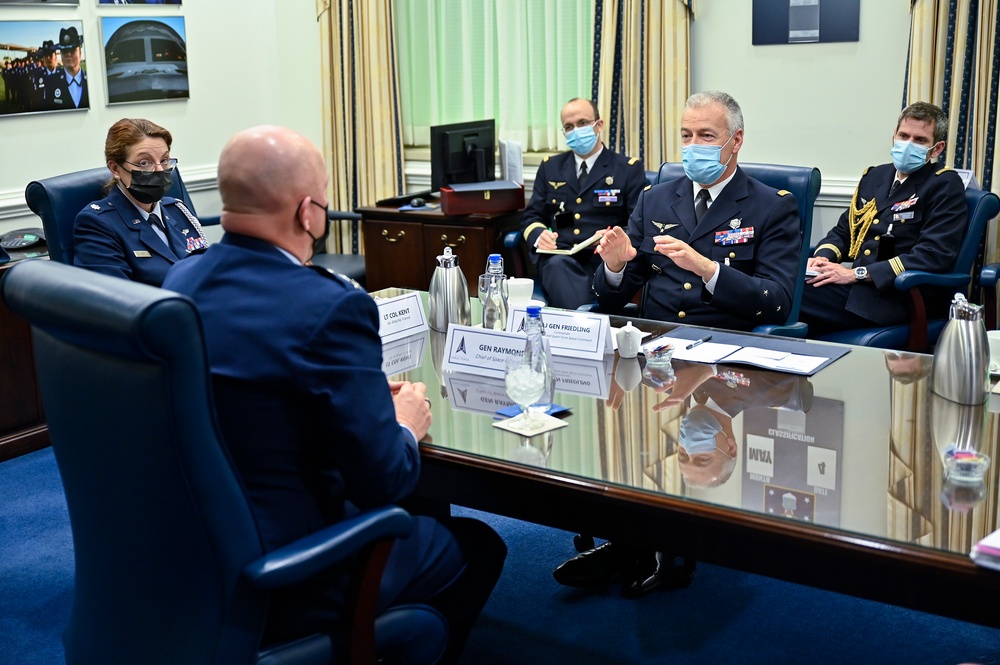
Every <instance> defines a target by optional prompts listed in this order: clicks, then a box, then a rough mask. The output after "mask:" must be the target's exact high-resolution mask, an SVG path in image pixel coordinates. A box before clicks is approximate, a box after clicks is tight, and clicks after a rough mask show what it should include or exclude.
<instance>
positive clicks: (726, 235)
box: [715, 226, 753, 245]
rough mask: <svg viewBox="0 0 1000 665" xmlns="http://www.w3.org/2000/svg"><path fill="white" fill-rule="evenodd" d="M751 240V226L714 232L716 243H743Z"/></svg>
mask: <svg viewBox="0 0 1000 665" xmlns="http://www.w3.org/2000/svg"><path fill="white" fill-rule="evenodd" d="M751 240H753V227H752V226H747V227H744V228H742V229H731V230H729V231H716V232H715V244H716V245H744V244H746V243H748V242H750V241H751Z"/></svg>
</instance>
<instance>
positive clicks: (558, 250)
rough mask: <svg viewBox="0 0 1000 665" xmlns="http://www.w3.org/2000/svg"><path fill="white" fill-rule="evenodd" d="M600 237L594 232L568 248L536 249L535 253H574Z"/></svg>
mask: <svg viewBox="0 0 1000 665" xmlns="http://www.w3.org/2000/svg"><path fill="white" fill-rule="evenodd" d="M600 239H601V236H599V235H597V234H596V233H595V234H594V235H592V236H590V237H589V238H587V239H586V240H584V241H583V242H579V243H577V244H575V245H573V246H572V247H571V248H569V249H536V250H535V251H536V252H537V253H539V254H576V253H577V252H579V251H580V250H581V249H585V248H587V247H590V246H591V245H593V244H594V243H595V242H597V241H598V240H600Z"/></svg>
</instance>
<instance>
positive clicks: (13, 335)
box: [0, 264, 49, 461]
mask: <svg viewBox="0 0 1000 665" xmlns="http://www.w3.org/2000/svg"><path fill="white" fill-rule="evenodd" d="M9 268H10V264H7V265H4V266H0V279H2V278H3V274H4V272H6V271H7V270H8V269H9ZM48 445H49V431H48V428H47V427H46V426H45V414H44V413H43V411H42V398H41V396H40V395H39V394H38V383H37V381H36V380H35V357H34V353H33V351H32V346H31V327H30V326H29V325H28V324H27V322H26V321H24V320H23V319H21V318H18V317H16V316H14V314H13V313H12V312H11V311H10V310H9V309H7V306H6V305H5V304H3V302H2V301H0V461H3V460H7V459H10V458H12V457H17V456H18V455H23V454H25V453H30V452H32V451H34V450H39V449H41V448H44V447H46V446H48Z"/></svg>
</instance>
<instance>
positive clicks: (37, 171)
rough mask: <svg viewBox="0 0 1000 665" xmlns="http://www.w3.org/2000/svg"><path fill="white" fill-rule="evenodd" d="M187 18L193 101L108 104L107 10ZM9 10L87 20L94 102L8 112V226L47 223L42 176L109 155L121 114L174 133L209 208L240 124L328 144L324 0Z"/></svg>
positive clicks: (0, 217)
mask: <svg viewBox="0 0 1000 665" xmlns="http://www.w3.org/2000/svg"><path fill="white" fill-rule="evenodd" d="M178 14H179V15H181V16H183V17H184V19H185V29H186V32H187V48H188V62H189V66H190V70H189V82H190V95H191V98H190V99H189V100H187V101H169V102H157V103H135V104H121V105H115V106H106V105H105V98H106V95H105V90H106V86H105V83H104V80H103V72H104V63H103V53H102V48H101V46H100V44H101V40H100V38H99V37H100V28H99V23H100V21H99V17H100V16H102V15H103V16H108V15H115V16H121V15H128V16H157V15H160V16H169V15H178ZM0 20H5V21H6V20H32V21H36V20H77V21H83V29H84V38H85V40H86V42H85V54H86V56H87V70H88V81H89V83H90V104H91V108H90V110H89V111H86V112H82V111H81V112H64V113H49V114H36V115H25V116H13V117H11V116H0V232H4V231H8V230H11V229H15V228H20V227H24V226H38V225H39V223H38V218H37V217H35V216H34V215H32V214H31V212H30V211H29V210H28V209H27V207H26V206H25V204H24V188H25V186H26V185H27V184H28V183H29V182H30V181H32V180H35V179H38V178H44V177H48V176H53V175H57V174H60V173H67V172H70V171H77V170H80V169H86V168H92V167H95V166H101V165H103V161H104V159H103V154H104V138H105V135H106V134H107V130H108V127H110V126H111V125H112V124H113V123H114V122H115V121H116V120H118V119H120V118H123V117H145V118H149V119H150V120H153V121H154V122H157V123H159V124H161V125H163V126H164V127H166V128H167V129H169V130H170V132H171V133H172V134H173V136H174V144H173V149H172V151H171V154H172V155H173V156H174V157H177V158H178V159H179V160H180V165H179V168H180V170H181V173H182V174H183V175H184V181H185V183H187V184H188V186H189V188H191V189H192V190H195V191H194V193H193V194H192V196H193V198H194V203H195V207H196V208H197V209H198V211H199V213H201V214H204V215H207V214H213V213H217V212H218V208H219V204H218V200H217V197H216V196H215V191H214V187H215V167H216V161H217V159H218V155H219V151H220V150H221V148H222V146H223V144H224V143H225V141H226V140H227V139H228V138H229V137H230V136H231V135H232V134H234V133H235V132H237V131H239V130H240V129H244V128H246V127H250V126H253V125H257V124H263V123H274V124H280V125H285V126H288V127H291V128H293V129H295V130H297V131H299V132H301V133H303V134H305V135H306V136H308V137H309V138H310V139H312V140H313V141H314V142H316V143H317V144H319V145H322V138H323V128H322V124H321V120H322V119H321V109H322V98H321V90H320V64H319V57H320V56H319V54H320V45H319V26H318V24H317V22H316V3H315V0H282V1H281V2H280V3H278V2H274V1H272V0H211V2H199V1H198V0H185V3H184V4H183V5H182V6H180V7H176V6H166V5H164V6H158V7H155V8H154V7H145V6H136V7H130V8H128V9H122V8H109V7H107V6H100V7H99V6H97V3H96V2H95V0H80V6H79V8H73V7H46V6H41V7H9V8H8V7H5V8H4V9H2V10H0Z"/></svg>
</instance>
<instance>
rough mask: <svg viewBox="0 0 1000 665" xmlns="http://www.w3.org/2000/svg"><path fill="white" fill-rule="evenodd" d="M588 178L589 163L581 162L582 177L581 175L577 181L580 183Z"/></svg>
mask: <svg viewBox="0 0 1000 665" xmlns="http://www.w3.org/2000/svg"><path fill="white" fill-rule="evenodd" d="M586 177H587V162H581V163H580V175H579V177H578V178H577V179H578V180H579V181H580V182H583V179H584V178H586Z"/></svg>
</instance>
